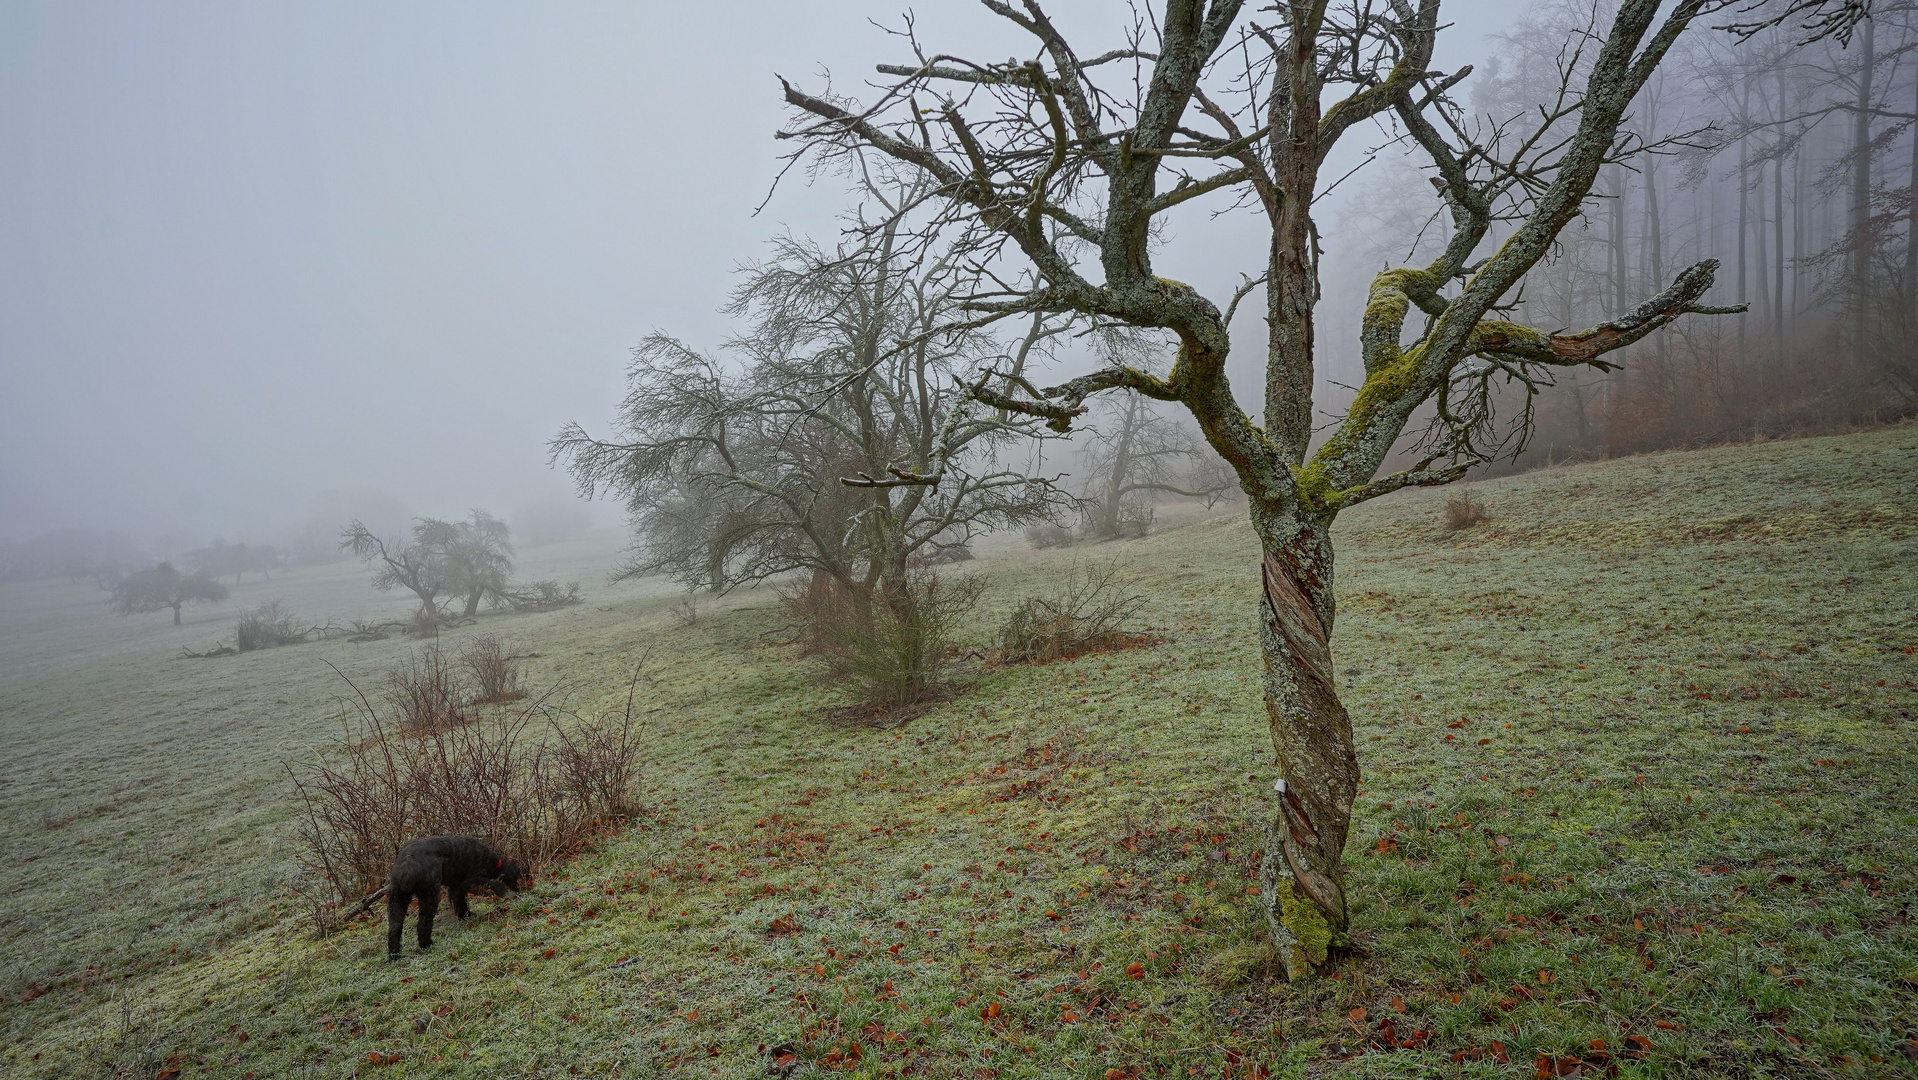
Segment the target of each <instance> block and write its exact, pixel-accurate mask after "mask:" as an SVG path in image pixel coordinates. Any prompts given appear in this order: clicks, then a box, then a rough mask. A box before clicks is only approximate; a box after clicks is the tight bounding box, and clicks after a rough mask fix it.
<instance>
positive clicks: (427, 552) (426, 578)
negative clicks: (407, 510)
mask: <svg viewBox="0 0 1918 1080" xmlns="http://www.w3.org/2000/svg"><path fill="white" fill-rule="evenodd" d="M458 541H459V529H458V527H457V526H455V525H453V524H452V523H450V522H445V521H440V520H438V519H437V518H420V519H419V520H418V521H415V522H414V523H413V528H412V535H411V536H410V537H409V538H408V539H407V540H404V541H400V540H388V539H385V538H383V537H381V536H379V535H378V534H376V533H374V532H373V530H371V529H369V528H367V527H366V526H365V525H364V524H362V523H361V522H360V521H359V519H357V518H355V519H354V520H353V521H351V522H348V523H347V526H346V528H344V529H342V530H341V531H340V547H341V548H342V549H343V550H346V551H351V552H352V553H353V555H354V557H355V558H357V559H359V560H360V561H362V562H364V563H366V564H367V565H368V566H372V567H373V568H374V569H375V571H376V572H375V573H374V575H373V587H374V588H376V589H378V590H380V591H381V592H386V591H389V590H392V589H405V590H407V591H408V592H411V593H412V594H413V595H414V596H417V597H419V600H420V609H421V610H423V611H430V612H432V613H434V614H436V615H437V614H438V612H439V610H440V599H439V598H440V594H441V593H444V592H445V591H446V589H447V585H448V583H449V582H450V581H451V579H452V570H451V568H450V567H449V565H448V564H449V562H450V560H451V557H452V551H453V548H454V545H455V544H457V543H458Z"/></svg>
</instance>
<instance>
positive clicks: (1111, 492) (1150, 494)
mask: <svg viewBox="0 0 1918 1080" xmlns="http://www.w3.org/2000/svg"><path fill="white" fill-rule="evenodd" d="M1101 401H1102V404H1100V405H1099V406H1098V407H1097V408H1096V410H1095V412H1094V414H1093V423H1092V425H1091V426H1090V428H1089V429H1088V430H1089V432H1090V434H1091V436H1092V441H1091V445H1089V446H1088V447H1087V448H1086V451H1085V455H1084V457H1083V458H1082V459H1081V461H1082V462H1083V471H1084V473H1085V475H1086V486H1085V488H1084V490H1083V491H1082V492H1081V497H1082V498H1083V499H1084V500H1085V507H1084V511H1083V515H1084V521H1085V532H1086V536H1087V537H1088V538H1089V539H1094V540H1109V539H1113V538H1115V537H1120V536H1144V535H1145V533H1146V530H1147V528H1148V527H1149V523H1150V521H1151V518H1152V504H1153V502H1154V501H1156V497H1158V496H1163V495H1178V496H1183V497H1185V498H1189V499H1202V500H1204V501H1205V504H1206V506H1207V507H1208V508H1210V507H1211V506H1213V505H1214V504H1216V503H1217V502H1218V501H1219V500H1220V499H1223V498H1225V497H1226V496H1227V495H1229V494H1230V493H1231V492H1232V491H1234V490H1236V489H1237V487H1238V477H1236V476H1234V475H1233V474H1232V471H1231V470H1230V469H1228V468H1226V467H1225V463H1224V462H1223V461H1221V460H1220V459H1219V455H1217V454H1215V453H1213V452H1212V449H1211V447H1208V446H1206V445H1205V440H1203V439H1201V438H1200V437H1199V436H1198V433H1197V432H1195V431H1192V430H1191V429H1189V428H1187V427H1185V426H1183V425H1181V424H1180V423H1179V422H1178V421H1177V420H1175V419H1173V418H1172V417H1169V416H1166V415H1165V414H1163V413H1161V412H1159V411H1158V410H1157V409H1155V408H1154V407H1153V404H1152V401H1151V399H1149V398H1146V397H1142V396H1140V395H1138V394H1128V395H1126V396H1124V397H1119V398H1105V399H1101Z"/></svg>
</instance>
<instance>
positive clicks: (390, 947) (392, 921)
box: [386, 889, 413, 960]
mask: <svg viewBox="0 0 1918 1080" xmlns="http://www.w3.org/2000/svg"><path fill="white" fill-rule="evenodd" d="M412 902H413V896H412V894H411V893H408V892H405V891H402V890H400V889H388V890H387V891H386V958H387V959H388V960H398V959H399V958H400V937H401V935H402V934H404V933H405V932H406V907H407V905H408V904H411V903H412Z"/></svg>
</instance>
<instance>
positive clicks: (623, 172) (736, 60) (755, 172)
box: [0, 0, 1515, 541]
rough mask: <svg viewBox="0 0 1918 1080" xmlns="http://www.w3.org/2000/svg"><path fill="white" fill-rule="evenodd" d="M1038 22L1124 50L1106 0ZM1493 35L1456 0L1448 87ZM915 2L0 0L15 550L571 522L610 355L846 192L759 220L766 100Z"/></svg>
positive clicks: (605, 397) (807, 227)
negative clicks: (86, 536) (356, 508)
mask: <svg viewBox="0 0 1918 1080" xmlns="http://www.w3.org/2000/svg"><path fill="white" fill-rule="evenodd" d="M1050 7H1051V8H1052V9H1055V13H1056V14H1057V15H1058V17H1059V18H1060V21H1061V22H1062V23H1063V24H1064V25H1065V26H1066V27H1067V29H1068V31H1069V32H1075V33H1080V34H1081V35H1082V36H1084V37H1086V38H1088V39H1090V40H1091V41H1092V42H1094V43H1095V44H1097V43H1100V42H1105V43H1106V44H1104V45H1097V47H1098V48H1104V47H1107V45H1109V44H1117V43H1118V42H1117V34H1118V33H1119V31H1120V29H1121V24H1120V23H1119V21H1118V19H1117V18H1115V15H1116V14H1117V13H1118V12H1120V11H1122V10H1123V9H1122V8H1121V7H1120V6H1119V5H1117V4H1115V3H1109V2H1108V3H1090V2H1085V3H1077V4H1066V3H1055V4H1053V5H1050ZM1514 9H1515V6H1514V5H1507V4H1505V3H1503V2H1501V0H1478V2H1475V3H1472V4H1470V5H1461V4H1459V3H1456V2H1454V3H1448V4H1447V6H1446V11H1447V17H1448V20H1449V21H1451V22H1453V23H1455V24H1456V25H1455V28H1454V29H1453V30H1452V31H1450V32H1449V33H1450V37H1449V38H1447V39H1445V40H1446V50H1445V53H1443V54H1442V55H1441V61H1443V62H1444V63H1446V64H1448V65H1449V64H1455V63H1458V62H1460V61H1463V60H1473V59H1477V58H1478V54H1480V53H1482V51H1483V50H1484V48H1485V45H1486V35H1487V34H1488V33H1491V32H1494V31H1496V30H1497V29H1498V28H1499V23H1500V21H1501V20H1500V18H1499V17H1498V16H1499V15H1500V14H1502V13H1504V12H1506V11H1509V10H1514ZM899 10H900V8H899V7H898V6H895V5H874V4H872V3H867V2H860V0H832V2H828V0H813V2H807V3H793V2H791V0H785V2H780V3H759V2H750V3H748V2H734V3H728V4H672V5H666V4H657V3H645V2H639V3H633V2H627V3H618V4H578V3H556V2H550V0H548V2H542V3H538V4H522V5H516V6H508V5H502V4H473V3H460V4H451V3H447V4H431V3H405V4H392V3H380V4H356V3H345V2H339V0H328V2H326V3H301V4H286V3H272V2H261V0H247V2H245V3H165V4H157V3H152V2H150V0H141V2H136V3H122V4H106V3H87V2H67V0H46V2H42V3H22V2H19V0H5V2H4V3H0V537H5V536H11V537H15V538H18V537H22V536H25V535H28V534H31V533H35V532H38V531H41V530H43V529H47V528H55V527H65V526H76V525H86V526H101V527H110V528H119V529H125V530H127V531H129V532H132V533H133V534H134V535H135V536H136V538H140V539H149V538H151V537H153V536H156V535H158V534H161V533H175V534H185V535H188V536H197V537H211V536H214V535H224V536H226V537H228V538H230V539H236V540H269V541H270V540H273V539H275V538H277V537H280V536H283V535H285V534H287V533H289V532H291V531H293V530H295V529H297V528H298V527H299V526H300V525H301V524H302V522H303V521H304V519H305V518H306V517H307V516H308V515H309V514H310V513H312V512H313V510H314V507H316V506H325V507H327V508H328V510H326V511H323V513H325V512H333V511H334V510H335V509H337V508H338V507H340V506H343V505H349V504H350V503H351V499H350V498H348V499H345V500H344V501H342V498H341V497H340V496H339V495H338V494H337V493H338V492H340V491H367V490H374V489H377V490H379V491H383V492H385V493H388V494H389V495H390V496H392V497H394V498H397V499H398V500H399V501H400V502H402V503H403V504H405V505H406V506H407V507H409V508H411V509H412V510H413V511H414V512H416V513H434V514H459V513H462V512H463V511H464V510H465V508H467V507H471V506H484V507H487V508H490V509H492V510H494V511H495V512H498V513H502V514H505V515H507V516H508V517H509V518H510V517H511V516H512V515H513V514H515V513H516V512H518V511H519V510H521V509H523V508H525V507H527V506H531V505H534V504H536V503H539V502H542V501H548V500H552V499H556V498H567V497H570V496H569V493H570V486H569V485H568V484H567V482H566V479H565V477H564V475H563V474H561V473H557V472H554V471H552V470H550V469H548V468H547V465H546V451H545V443H546V440H547V439H549V438H550V437H551V436H552V435H553V433H554V432H555V431H556V430H557V429H558V428H559V427H560V425H561V424H562V423H564V422H565V421H567V420H573V419H578V420H580V421H582V422H584V423H586V424H587V425H588V426H589V427H592V428H595V429H597V430H605V422H606V420H607V419H608V418H609V417H610V415H611V413H612V409H613V406H614V403H615V402H616V400H617V398H618V396H619V393H620V388H621V375H622V369H623V367H624V364H625V361H626V357H627V350H628V349H629V348H630V347H631V346H632V345H633V344H634V343H635V342H637V341H638V340H639V339H640V338H641V337H642V336H643V335H645V334H647V333H649V332H651V331H652V330H654V329H665V330H668V331H671V332H673V333H676V334H679V335H681V336H683V337H686V338H687V339H689V340H692V341H695V342H698V343H701V344H710V343H713V342H715V341H716V340H717V339H718V338H719V337H721V336H722V335H723V334H724V332H725V323H724V321H723V319H722V318H721V317H720V316H719V315H718V314H716V312H715V308H716V307H717V306H718V305H719V304H720V303H721V302H722V301H723V299H724V297H725V294H726V291H727V289H728V288H729V286H730V284H731V271H732V269H733V267H734V266H736V265H737V264H738V263H739V262H741V261H742V260H745V259H749V258H752V257H754V256H755V255H757V254H758V253H759V252H760V251H761V249H762V245H763V242H764V240H765V239H766V237H768V236H769V235H771V234H772V233H773V232H775V231H777V230H779V229H780V228H782V227H790V228H792V229H794V230H796V231H801V232H811V233H813V234H815V235H820V236H824V235H827V234H828V233H829V231H830V230H831V228H832V222H831V215H832V213H833V211H834V210H835V209H836V208H837V207H838V206H839V205H841V203H842V196H841V194H840V192H839V191H837V190H834V189H827V188H815V189H808V188H807V187H806V186H805V185H804V184H803V183H793V182H788V183H787V184H786V185H785V186H783V187H782V188H781V189H780V191H779V192H778V194H777V196H776V197H775V198H774V199H773V201H772V202H771V204H770V205H769V206H768V207H767V208H766V210H765V211H764V212H762V213H761V214H760V215H759V216H758V217H757V218H755V217H754V216H752V212H753V208H754V207H755V206H756V205H757V204H758V203H759V202H760V200H761V199H762V198H763V197H764V196H765V194H766V192H767V188H768V185H769V183H770V182H771V180H772V178H773V176H774V174H775V172H776V171H777V167H778V160H777V156H778V154H779V153H780V152H781V150H782V147H781V146H780V145H779V144H777V143H775V142H774V140H773V139H772V133H773V132H774V130H775V129H777V128H778V127H779V125H780V123H781V121H782V119H783V116H784V113H783V110H782V108H781V105H780V102H779V96H778V84H777V82H776V81H775V79H774V77H773V76H774V73H775V72H778V73H780V74H783V75H786V76H788V77H790V78H795V79H797V80H800V81H802V82H804V83H806V84H807V85H809V86H811V87H814V88H817V87H820V86H823V85H824V73H825V72H827V71H830V72H831V74H832V75H833V76H834V80H835V82H834V85H835V86H836V87H837V88H838V89H840V90H842V91H850V90H854V89H856V85H857V83H858V82H859V81H860V80H862V79H863V78H865V76H866V74H867V73H869V72H870V71H871V65H872V64H873V63H875V62H878V61H882V60H896V59H899V58H900V54H901V52H902V50H901V49H900V48H899V46H898V45H897V43H896V42H894V41H893V40H891V39H889V38H888V37H886V36H885V35H884V34H883V33H882V32H881V31H880V30H878V29H876V28H875V27H874V26H873V25H871V23H870V22H869V21H868V20H869V19H879V20H882V21H887V22H889V23H890V22H896V19H897V13H898V11H899ZM917 15H918V21H919V26H920V30H921V32H922V35H923V36H924V37H925V38H927V39H928V40H929V41H930V42H932V43H933V44H934V46H935V47H936V48H937V49H939V50H940V51H950V52H971V53H973V54H974V55H979V56H982V57H1000V56H1005V55H1009V54H1010V53H1012V52H1015V51H1017V52H1019V53H1021V54H1022V55H1023V54H1024V53H1025V52H1026V51H1028V50H1027V47H1026V45H1025V43H1023V42H1020V41H1018V40H1017V39H1016V38H1015V37H1013V36H1012V35H1010V34H1007V33H1006V32H1005V30H1004V29H1002V27H1001V25H999V24H997V23H996V20H994V19H993V18H991V17H990V16H989V15H987V14H985V13H984V12H982V11H981V10H980V9H979V8H978V7H977V6H975V5H972V4H968V3H961V2H959V0H946V2H940V3H933V4H927V5H924V6H922V7H920V8H919V9H917ZM1108 39H1110V40H1109V41H1108ZM1085 51H1096V50H1095V49H1092V48H1086V49H1085ZM1229 226H1230V223H1224V224H1221V223H1207V222H1204V221H1203V220H1202V219H1198V218H1194V219H1191V222H1190V227H1189V229H1188V227H1187V225H1186V224H1185V223H1181V224H1180V226H1179V228H1178V229H1177V230H1175V232H1176V233H1177V235H1175V238H1174V242H1173V245H1172V248H1171V250H1169V251H1168V252H1167V253H1166V255H1165V256H1164V257H1163V258H1162V259H1161V262H1160V266H1161V272H1162V273H1164V274H1165V275H1166V276H1168V277H1175V278H1179V279H1181V280H1187V281H1191V282H1193V283H1194V284H1195V285H1198V286H1200V287H1201V288H1204V289H1206V290H1207V291H1209V292H1211V293H1213V294H1214V295H1222V294H1223V293H1224V292H1225V291H1226V290H1228V289H1229V287H1230V283H1231V282H1232V281H1235V280H1236V279H1237V275H1238V274H1239V272H1241V271H1249V272H1252V273H1257V272H1258V271H1259V270H1260V269H1262V260H1263V251H1264V242H1263V239H1262V238H1261V237H1260V236H1259V235H1258V232H1257V230H1256V229H1249V230H1241V229H1233V228H1230V227H1229ZM1248 306H1249V307H1256V306H1257V305H1256V304H1255V305H1248ZM1241 332H1242V333H1243V332H1244V328H1241ZM1257 338H1258V333H1257V329H1256V327H1254V328H1253V330H1252V333H1251V337H1250V340H1247V341H1245V342H1244V343H1243V344H1242V348H1241V349H1240V350H1238V351H1244V350H1245V349H1247V348H1250V347H1252V346H1254V345H1256V343H1257ZM328 492H333V493H335V494H334V495H333V496H332V497H331V498H327V497H326V493H328ZM615 516H616V515H614V514H613V513H611V512H607V513H606V519H607V520H612V519H613V518H614V517H615Z"/></svg>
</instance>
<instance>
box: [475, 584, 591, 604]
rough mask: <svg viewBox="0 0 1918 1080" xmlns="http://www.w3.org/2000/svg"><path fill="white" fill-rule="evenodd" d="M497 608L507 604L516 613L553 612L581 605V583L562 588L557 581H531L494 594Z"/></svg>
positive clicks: (508, 587) (566, 585)
mask: <svg viewBox="0 0 1918 1080" xmlns="http://www.w3.org/2000/svg"><path fill="white" fill-rule="evenodd" d="M493 600H494V604H495V606H497V605H498V604H502V603H503V604H505V605H506V606H508V607H510V608H512V609H513V610H514V611H553V610H555V609H558V608H563V607H566V606H568V605H571V604H577V603H580V601H581V597H580V595H579V582H577V581H569V582H567V583H566V584H565V586H563V587H562V586H561V585H560V583H559V582H557V581H529V582H527V583H526V584H524V585H510V586H507V587H506V588H505V589H502V590H500V591H498V592H495V593H494V594H493Z"/></svg>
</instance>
